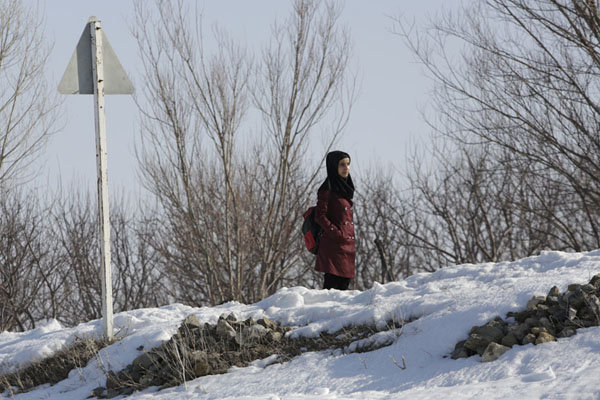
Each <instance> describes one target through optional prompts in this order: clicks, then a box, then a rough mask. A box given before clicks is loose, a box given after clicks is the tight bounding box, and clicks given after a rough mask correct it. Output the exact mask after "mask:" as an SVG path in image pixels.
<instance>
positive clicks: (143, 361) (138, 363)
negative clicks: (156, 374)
mask: <svg viewBox="0 0 600 400" xmlns="http://www.w3.org/2000/svg"><path fill="white" fill-rule="evenodd" d="M155 363H156V359H155V357H154V356H153V355H152V353H142V354H141V355H139V356H138V357H137V358H136V359H135V360H133V362H132V363H131V364H132V365H133V368H137V369H140V370H142V371H144V370H147V369H149V368H150V367H151V366H152V364H155Z"/></svg>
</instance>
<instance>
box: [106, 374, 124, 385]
mask: <svg viewBox="0 0 600 400" xmlns="http://www.w3.org/2000/svg"><path fill="white" fill-rule="evenodd" d="M120 386H121V382H120V380H119V378H118V377H117V374H115V373H114V372H113V371H108V374H106V388H107V389H116V388H118V387H120Z"/></svg>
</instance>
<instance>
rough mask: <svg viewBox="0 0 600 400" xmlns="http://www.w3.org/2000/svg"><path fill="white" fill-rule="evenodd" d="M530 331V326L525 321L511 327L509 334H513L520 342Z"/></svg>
mask: <svg viewBox="0 0 600 400" xmlns="http://www.w3.org/2000/svg"><path fill="white" fill-rule="evenodd" d="M528 333H529V326H528V325H527V324H525V323H522V324H518V325H515V326H514V327H512V328H510V329H509V334H513V335H514V336H515V337H516V338H517V340H518V341H519V342H520V341H522V340H523V338H524V337H525V335H527V334H528Z"/></svg>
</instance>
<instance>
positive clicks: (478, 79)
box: [397, 0, 600, 258]
mask: <svg viewBox="0 0 600 400" xmlns="http://www.w3.org/2000/svg"><path fill="white" fill-rule="evenodd" d="M599 21H600V20H599V17H598V12H597V2H596V1H595V0H577V1H567V0H541V1H532V0H487V1H485V2H477V3H474V4H469V5H468V6H467V7H466V8H465V9H464V10H462V12H461V13H459V14H457V15H450V14H446V15H444V16H443V17H442V18H440V19H439V20H436V21H435V22H434V23H433V26H431V27H430V29H428V30H427V31H426V32H425V31H422V32H412V31H411V30H410V29H409V27H408V25H407V24H405V23H399V24H398V25H397V32H398V33H399V34H401V35H402V36H403V37H404V38H405V39H406V40H405V42H406V43H407V44H408V46H409V47H410V48H411V49H412V50H413V52H414V54H415V55H416V56H417V58H418V59H419V60H420V61H421V62H422V63H423V65H424V66H425V67H426V68H427V70H428V71H429V73H430V74H431V76H432V78H433V80H434V82H435V90H434V95H433V101H434V104H435V110H436V112H437V115H438V118H437V119H436V120H432V121H430V122H431V124H432V126H433V127H434V129H435V130H436V131H437V133H440V134H442V135H444V136H446V137H449V138H451V139H452V140H453V141H454V142H455V143H457V144H458V145H459V146H463V145H465V146H472V147H474V148H478V147H480V146H481V145H485V146H486V148H487V149H489V150H490V151H491V152H492V154H496V155H502V157H504V160H502V159H498V160H493V159H491V158H490V162H491V163H492V164H494V165H500V164H502V163H506V159H510V163H511V164H512V165H520V166H522V167H523V166H524V167H525V168H526V170H527V171H529V172H528V179H527V180H526V183H527V187H526V189H525V190H527V191H529V192H530V193H531V194H532V197H531V198H535V199H537V200H536V207H535V208H532V209H530V210H529V216H530V217H532V218H536V224H537V225H538V226H542V225H544V224H549V226H551V228H548V229H546V231H547V234H548V238H550V239H551V240H550V241H549V242H547V243H546V244H547V245H552V246H557V247H558V248H562V249H566V250H576V251H580V250H585V249H591V248H597V247H598V246H599V245H600V225H599V224H598V221H599V219H598V217H599V216H600V208H599V207H598V204H599V203H598V201H599V200H600V197H599V195H600V189H599V188H600V180H599V177H600V158H599V154H600V147H599V146H600V141H598V127H599V126H600V113H599V110H600V108H599V103H598V96H597V93H598V83H597V82H598V77H599V73H600V63H599V61H600V57H599V55H600V52H599V51H600V23H599ZM449 48H453V49H457V48H460V49H462V51H461V53H460V55H459V56H454V57H453V56H451V55H450V54H452V53H451V52H449V51H448V49H449ZM502 179H503V178H502ZM549 196H554V197H549ZM523 204H526V202H525V203H523ZM532 234H533V235H534V237H531V238H530V239H531V242H532V243H533V242H535V241H536V240H538V238H536V237H535V235H536V234H535V233H532ZM544 240H545V239H544ZM488 244H489V243H488ZM480 247H482V248H481V250H482V251H483V250H484V249H483V247H486V249H485V253H487V254H488V255H493V254H500V253H501V251H500V252H498V250H501V249H499V248H494V246H492V247H489V246H480ZM533 247H539V246H537V245H536V246H533ZM542 247H543V246H542ZM525 253H527V251H525ZM514 255H523V254H522V253H521V252H519V251H517V252H516V253H515V254H514ZM459 258H460V257H459ZM492 258H494V257H492Z"/></svg>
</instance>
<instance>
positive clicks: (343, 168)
mask: <svg viewBox="0 0 600 400" xmlns="http://www.w3.org/2000/svg"><path fill="white" fill-rule="evenodd" d="M338 175H339V176H341V177H342V178H347V177H348V175H350V159H349V158H348V157H346V158H342V159H341V160H340V161H339V162H338Z"/></svg>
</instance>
